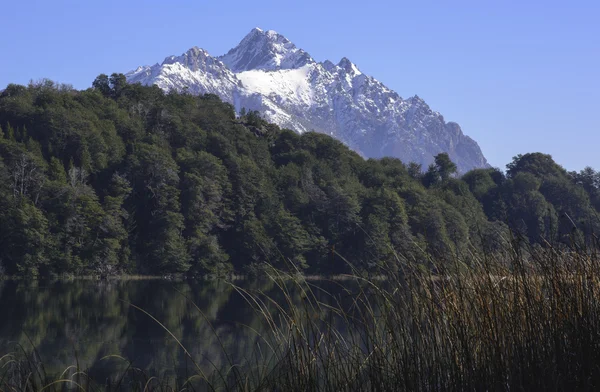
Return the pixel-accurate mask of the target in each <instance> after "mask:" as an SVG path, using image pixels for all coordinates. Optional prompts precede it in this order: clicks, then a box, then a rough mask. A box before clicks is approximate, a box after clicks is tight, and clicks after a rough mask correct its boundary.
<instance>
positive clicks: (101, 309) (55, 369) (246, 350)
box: [0, 280, 352, 380]
mask: <svg viewBox="0 0 600 392" xmlns="http://www.w3.org/2000/svg"><path fill="white" fill-rule="evenodd" d="M236 285H238V286H239V287H240V288H241V289H242V290H249V291H251V292H263V293H266V294H267V295H268V296H269V297H271V298H272V299H274V301H273V302H272V303H271V304H270V305H269V306H268V308H269V312H270V313H271V314H273V315H274V316H275V318H277V312H279V311H281V309H279V310H278V305H281V304H284V303H285V302H286V297H285V294H284V292H283V291H282V290H280V288H278V287H277V286H276V284H275V283H273V282H272V281H262V282H260V281H243V282H241V283H239V282H238V283H236ZM317 286H318V287H319V288H322V289H325V290H326V291H327V292H329V293H333V294H334V296H335V301H338V300H340V301H346V302H347V303H348V304H350V303H351V299H352V298H351V296H350V295H349V293H348V292H346V291H344V290H342V289H341V288H340V287H339V285H338V284H337V283H334V282H319V283H318V284H317ZM314 292H315V293H316V295H318V296H320V297H321V299H322V300H324V301H327V302H329V301H331V300H332V299H331V298H328V295H325V294H323V292H321V291H320V290H315V291H314ZM289 295H291V300H292V302H294V303H301V302H302V301H305V298H303V294H302V293H301V292H300V290H297V289H296V290H294V289H293V288H292V289H291V291H290V292H289ZM325 297H327V298H325ZM130 304H134V305H136V306H138V307H139V308H142V309H144V310H145V311H147V312H148V313H150V314H151V315H152V316H154V317H155V318H156V319H157V320H158V321H160V322H161V323H162V324H163V325H164V326H165V327H166V328H167V329H169V331H171V333H173V335H175V336H176V337H177V338H178V339H180V340H181V343H182V344H183V345H184V346H185V347H186V349H187V350H188V351H189V352H190V354H191V356H192V357H193V358H194V360H195V361H196V362H197V364H198V365H199V366H200V368H201V370H202V371H203V372H205V373H212V371H213V370H215V369H219V370H221V369H225V368H227V367H228V366H229V365H230V364H232V363H236V364H239V363H243V362H244V361H245V360H250V361H252V360H253V359H256V357H257V356H259V355H261V356H266V355H268V352H267V350H265V349H264V347H263V346H262V339H261V337H260V335H261V334H264V331H265V330H266V323H265V317H264V315H261V314H259V313H257V312H256V311H255V310H254V309H252V307H251V306H249V305H248V303H247V301H246V299H244V297H243V296H242V295H241V294H240V291H239V290H237V289H236V288H234V287H233V286H232V285H231V284H228V283H225V282H219V281H199V282H169V281H161V280H145V281H144V280H142V281H120V280H115V281H90V280H78V281H57V282H35V283H23V282H15V281H4V282H0V312H1V314H2V315H3V316H2V317H0V356H1V355H2V354H4V353H7V352H11V351H15V350H19V347H20V346H19V345H21V346H23V347H24V348H25V350H26V351H29V352H31V351H33V350H32V349H33V348H34V349H35V351H37V353H38V354H39V356H40V357H41V360H42V362H43V364H44V366H45V367H46V371H47V372H48V373H51V374H58V373H60V372H62V371H63V370H64V369H65V368H67V367H68V366H70V365H74V364H76V363H79V364H80V367H81V368H83V369H89V370H88V371H89V373H90V374H91V375H92V376H93V377H94V378H95V379H96V380H105V379H108V378H112V377H115V375H117V374H119V372H122V371H124V370H125V369H126V368H127V366H128V363H127V362H125V361H123V360H120V359H118V358H116V357H111V358H108V359H102V358H104V357H106V356H109V355H120V356H122V357H124V358H126V359H127V360H129V361H131V362H132V364H133V365H132V366H134V367H137V368H140V369H143V370H144V371H145V372H146V373H147V374H149V375H154V376H158V377H159V378H163V379H164V378H169V377H171V378H173V377H174V376H181V377H186V375H189V374H192V373H198V371H197V369H196V367H195V365H194V364H192V362H191V361H190V360H189V358H188V357H187V356H186V355H185V354H184V351H183V350H182V349H181V347H179V345H178V344H177V342H176V341H175V340H174V339H173V338H172V337H171V336H170V335H169V333H168V332H167V331H166V330H165V329H164V328H163V327H161V326H160V325H159V324H158V323H157V322H155V321H153V320H152V319H151V318H150V317H149V316H148V315H147V314H145V313H143V312H141V311H139V310H137V309H135V308H134V307H132V306H130ZM225 353H227V355H226V354H225Z"/></svg>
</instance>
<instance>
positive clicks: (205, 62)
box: [126, 28, 489, 172]
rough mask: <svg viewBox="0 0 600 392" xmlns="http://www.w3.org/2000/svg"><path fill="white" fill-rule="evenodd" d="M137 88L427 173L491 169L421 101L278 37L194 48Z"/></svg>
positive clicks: (145, 75)
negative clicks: (215, 98)
mask: <svg viewBox="0 0 600 392" xmlns="http://www.w3.org/2000/svg"><path fill="white" fill-rule="evenodd" d="M126 76H127V80H128V81H129V82H130V83H142V84H145V85H152V84H155V85H157V86H158V87H160V88H162V89H164V90H167V91H168V90H177V91H188V92H190V93H192V94H204V93H212V94H217V95H219V96H220V97H221V98H222V99H223V100H224V101H227V102H230V103H232V104H233V105H234V107H235V108H236V110H237V111H238V112H239V110H241V109H242V108H246V109H247V110H258V111H259V112H261V113H262V115H263V117H264V118H265V119H266V120H268V121H270V122H273V123H276V124H278V125H279V126H281V127H284V128H290V129H293V130H295V131H297V132H300V133H302V132H307V131H317V132H322V133H325V134H328V135H331V136H333V137H335V138H337V139H339V140H340V141H342V142H343V143H345V144H346V145H348V146H349V147H350V148H352V149H354V150H355V151H357V152H358V153H360V154H361V155H363V156H364V157H367V158H380V157H384V156H392V157H397V158H400V159H401V160H402V161H403V162H405V163H408V162H417V163H420V164H422V165H423V168H424V169H426V168H427V166H428V165H429V164H430V163H432V162H433V157H434V156H435V155H436V154H439V153H440V152H447V153H448V154H449V156H450V158H451V159H452V160H453V161H454V162H455V163H456V164H457V166H458V169H459V171H460V172H466V171H468V170H471V169H474V168H481V167H488V166H489V165H488V163H487V161H486V159H485V157H484V156H483V154H482V152H481V149H480V148H479V146H478V145H477V143H476V142H475V141H474V140H473V139H471V138H470V137H468V136H465V135H464V134H463V133H462V131H461V129H460V127H459V126H458V124H456V123H453V122H448V123H446V122H445V121H444V118H443V117H442V115H441V114H440V113H438V112H435V111H433V110H431V108H430V107H429V106H428V105H427V104H426V103H425V101H423V100H422V99H421V98H419V97H418V96H414V97H411V98H408V99H402V98H401V97H400V96H399V95H398V94H397V93H396V92H394V91H392V90H390V89H388V88H387V87H386V86H384V85H383V84H382V83H381V82H379V81H378V80H376V79H374V78H372V77H370V76H368V75H365V74H363V73H362V72H361V71H360V70H359V68H358V67H357V66H356V65H355V64H354V63H352V62H351V61H350V60H349V59H347V58H343V59H342V60H341V61H340V62H339V63H338V64H334V63H333V62H331V61H325V62H322V63H317V62H316V61H315V60H313V58H312V57H311V56H310V55H309V54H308V53H306V52H305V51H304V50H302V49H299V48H297V47H296V46H295V45H294V44H293V43H292V42H290V41H289V40H288V39H287V38H285V37H284V36H282V35H281V34H278V33H276V32H275V31H272V30H269V31H263V30H261V29H258V28H255V29H253V30H252V31H251V32H250V33H249V34H248V35H247V36H246V37H245V38H244V39H243V40H242V41H241V42H240V43H239V45H238V46H236V47H235V48H233V49H231V50H230V51H229V52H228V53H227V54H225V55H223V56H219V57H212V56H211V55H209V54H208V53H207V52H206V51H204V50H202V49H199V48H197V47H194V48H192V49H190V50H188V51H187V52H186V53H184V54H182V55H181V56H178V57H176V56H170V57H167V58H166V59H165V60H164V61H163V62H162V64H155V65H153V66H143V67H139V68H137V69H136V70H134V71H131V72H129V73H127V74H126Z"/></svg>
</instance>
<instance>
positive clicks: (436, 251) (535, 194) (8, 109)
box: [0, 74, 600, 277]
mask: <svg viewBox="0 0 600 392" xmlns="http://www.w3.org/2000/svg"><path fill="white" fill-rule="evenodd" d="M599 210H600V173H599V172H596V171H595V170H594V169H592V168H589V167H588V168H585V169H584V170H582V171H580V172H568V171H567V170H565V169H564V168H563V167H561V166H560V165H559V164H557V163H556V162H554V161H553V159H552V157H551V156H549V155H546V154H542V153H527V154H523V155H518V156H516V157H514V159H513V161H512V162H510V163H509V164H508V165H507V166H506V171H502V170H500V169H496V168H489V169H477V170H473V171H470V172H468V173H457V171H456V166H455V165H454V164H453V163H452V162H451V161H450V159H449V158H448V155H447V154H445V153H441V154H439V155H437V156H436V157H435V163H433V164H432V165H430V166H429V167H428V168H422V167H421V166H420V165H417V164H414V163H403V162H401V161H400V160H398V159H394V158H384V159H380V160H373V159H368V160H365V159H363V158H362V157H361V156H360V155H359V154H357V153H355V152H353V151H351V150H350V149H348V148H347V147H346V146H344V145H343V144H342V143H341V142H339V141H336V140H335V139H333V138H331V137H329V136H326V135H324V134H319V133H314V132H310V133H305V134H302V135H300V134H297V133H295V132H294V131H293V130H288V129H280V128H279V127H277V126H276V125H273V124H269V123H267V122H265V121H264V120H263V119H262V118H261V117H260V115H259V114H258V113H257V112H252V111H251V112H245V111H242V113H240V115H236V112H235V110H234V108H233V106H232V105H230V104H228V103H225V102H222V101H221V100H220V99H219V97H217V96H216V95H211V94H207V95H203V96H193V95H191V94H187V93H175V92H172V93H165V92H163V91H162V90H161V89H159V88H158V87H155V86H153V87H146V86H141V85H137V84H128V83H127V82H126V80H125V77H124V75H122V74H112V75H111V76H110V77H109V76H107V75H100V76H98V77H97V78H96V79H95V80H94V82H93V86H92V87H91V88H89V89H87V90H85V91H78V90H75V89H73V88H72V87H71V86H69V85H63V84H57V83H54V82H52V81H48V80H42V81H39V82H32V83H30V84H29V85H28V86H21V85H15V84H11V85H8V86H7V87H6V88H5V89H4V90H3V91H1V92H0V222H1V224H0V276H1V275H22V276H29V277H38V276H39V277H44V276H58V275H65V274H66V275H76V274H79V275H81V274H91V275H95V274H98V275H104V276H110V275H119V274H147V275H166V274H182V275H185V276H191V277H193V276H200V275H204V274H216V275H226V274H230V273H232V272H240V273H252V272H256V271H259V270H260V268H261V266H262V265H264V264H266V263H268V264H269V265H272V266H275V267H276V268H280V269H282V270H288V271H303V272H305V273H311V274H339V273H345V272H348V271H350V270H360V271H368V272H377V271H379V269H380V268H382V266H386V268H388V267H389V266H390V265H391V266H393V265H398V264H399V263H400V262H401V260H400V259H402V260H405V261H408V262H412V263H416V264H423V266H424V267H426V268H433V266H432V265H429V264H428V261H427V260H430V259H431V256H434V257H435V259H436V260H444V259H446V258H447V259H450V258H452V257H453V256H455V255H458V254H483V255H490V254H494V253H495V252H500V251H502V249H504V245H503V244H504V243H505V242H508V241H513V242H514V241H519V242H522V243H523V244H526V245H527V246H531V247H539V248H545V247H550V246H553V247H559V246H560V245H561V244H564V245H565V246H572V244H573V243H574V242H577V244H579V245H580V246H585V244H587V243H589V242H591V241H592V242H593V241H595V240H596V237H595V233H598V232H599V231H600V230H599V229H600V220H599V219H598V211H599Z"/></svg>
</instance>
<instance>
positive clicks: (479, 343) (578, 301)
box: [0, 239, 600, 391]
mask: <svg viewBox="0 0 600 392" xmlns="http://www.w3.org/2000/svg"><path fill="white" fill-rule="evenodd" d="M596 249H599V248H598V247H593V248H592V249H590V248H584V247H577V246H572V247H570V248H564V247H563V248H557V247H553V246H551V245H550V244H547V246H546V247H538V248H535V249H532V248H528V247H523V246H522V245H521V244H520V243H519V241H517V240H514V239H513V240H512V241H511V243H510V244H507V246H506V248H505V250H504V252H503V253H498V254H495V255H493V256H492V255H480V254H477V253H475V252H473V253H472V254H466V255H463V256H462V257H458V256H455V257H453V258H452V259H451V260H444V261H443V262H441V261H436V260H434V259H430V260H426V263H422V262H421V263H417V262H416V261H414V260H403V259H402V257H401V256H400V255H399V256H398V259H397V260H396V261H395V263H394V265H389V266H383V267H382V269H381V273H382V275H383V276H384V277H385V279H381V278H369V277H367V276H363V275H361V274H360V273H358V272H356V273H354V274H350V275H348V276H346V277H345V278H346V279H341V280H335V282H336V284H338V285H340V286H341V287H342V288H345V289H346V294H347V295H346V297H340V296H338V295H333V294H332V293H328V292H325V291H323V290H322V289H321V287H322V286H321V285H320V284H318V283H315V282H312V281H310V280H307V279H304V278H303V277H302V276H301V275H300V274H296V273H293V274H290V273H284V272H281V271H277V270H275V269H272V268H270V269H267V271H268V272H267V275H268V277H269V279H271V280H272V281H273V283H274V284H275V285H276V286H277V287H278V294H277V295H276V296H274V295H273V294H272V292H271V294H267V293H264V292H261V291H252V290H248V289H244V288H242V287H240V286H238V285H235V284H234V283H230V284H231V285H232V286H233V288H234V289H235V290H237V291H238V292H239V294H240V295H242V296H243V297H244V298H245V300H246V302H247V304H248V306H250V307H252V308H253V309H254V311H255V312H257V313H258V314H259V315H261V317H262V318H263V320H264V322H265V325H266V328H264V329H263V330H260V331H259V330H256V331H255V333H256V334H257V335H258V336H260V339H261V342H262V344H260V345H259V346H260V347H257V349H256V352H254V353H253V354H252V355H251V356H250V357H249V358H247V360H246V361H245V362H244V363H233V362H231V359H229V361H230V362H229V364H228V366H227V367H226V368H224V369H222V368H215V369H213V371H212V373H211V374H207V373H206V372H205V371H203V370H200V369H199V368H198V370H199V371H198V374H196V375H194V376H193V377H191V378H188V379H186V380H180V381H178V382H175V383H165V382H161V381H159V380H153V379H151V378H149V377H147V376H144V375H143V372H141V371H140V372H137V370H135V369H127V370H126V372H131V376H130V377H128V381H127V383H122V382H118V380H119V378H120V380H123V377H122V376H117V377H115V380H114V382H112V383H106V382H99V381H92V380H89V379H87V377H86V376H84V374H85V373H83V372H71V373H69V372H67V373H68V374H67V373H65V375H62V376H60V377H55V378H53V379H51V378H48V377H45V376H43V375H42V373H41V372H40V364H37V363H35V361H34V360H32V359H31V358H30V359H25V360H21V361H17V360H14V359H12V357H4V358H2V359H0V365H1V366H3V367H2V369H3V370H2V371H3V372H4V374H2V373H0V389H2V390H7V391H8V390H14V391H34V390H42V389H44V390H61V389H62V388H65V387H66V385H67V384H69V386H70V387H74V388H76V389H83V390H123V389H133V390H184V389H185V390H192V389H193V390H199V389H202V390H240V391H355V390H361V391H362V390H373V391H402V390H409V391H421V390H423V391H466V390H470V391H479V390H596V389H598V388H599V387H600V257H599V253H598V252H597V251H596ZM425 264H426V265H427V268H423V265H425ZM398 265H400V266H401V267H400V268H399V269H398ZM387 267H389V268H387ZM431 271H435V274H434V273H433V272H431ZM349 282H352V284H351V285H350V284H348V283H349ZM350 287H352V289H350ZM197 310H198V311H200V309H197ZM156 322H159V321H158V320H156ZM207 322H208V320H207ZM165 328H166V327H165ZM248 328H250V327H248ZM215 333H216V331H215ZM174 339H177V338H176V337H175V336H174ZM223 349H224V350H225V348H224V346H223ZM186 352H187V350H186ZM225 354H227V353H225ZM228 358H229V357H228ZM190 359H191V360H193V358H190ZM136 372H137V373H136ZM144 377H145V378H144ZM32 380H34V381H35V382H34V381H32ZM53 383H54V384H53Z"/></svg>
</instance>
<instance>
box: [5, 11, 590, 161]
mask: <svg viewBox="0 0 600 392" xmlns="http://www.w3.org/2000/svg"><path fill="white" fill-rule="evenodd" d="M0 11H1V14H2V20H1V21H0V88H3V87H4V86H6V85H7V84H8V83H20V84H26V83H27V82H28V81H29V80H30V79H34V80H35V79H39V78H43V77H45V78H49V79H53V80H56V81H60V82H64V83H71V84H73V85H74V86H75V87H76V88H87V87H89V86H90V85H91V82H92V81H93V80H94V78H95V77H96V76H97V75H98V74H100V73H107V74H110V73H112V72H127V71H129V70H131V69H133V68H135V67H137V66H138V65H143V64H154V63H156V62H161V61H162V60H163V59H164V58H165V57H166V56H168V55H171V54H181V53H183V52H184V51H186V50H187V49H189V48H190V47H192V46H199V47H202V48H204V49H206V50H207V51H208V52H209V53H211V54H213V55H220V54H223V53H225V52H226V51H227V50H228V49H230V48H231V47H233V46H235V45H236V44H237V43H238V42H239V41H240V40H241V39H242V38H243V37H244V36H245V35H246V34H247V33H248V32H249V31H250V30H251V29H252V28H253V27H256V26H258V27H261V28H263V29H273V30H276V31H278V32H280V33H282V34H283V35H285V36H286V37H287V38H288V39H290V40H291V41H292V42H294V43H295V44H296V45H297V46H299V47H301V48H303V49H305V50H306V51H307V52H309V53H310V54H311V55H312V56H313V57H314V58H315V59H316V60H318V61H323V60H326V59H330V60H332V61H334V62H337V61H339V59H340V58H342V57H344V56H346V57H348V58H350V60H352V61H353V62H354V63H356V64H357V65H358V66H359V68H361V70H362V71H363V72H365V73H367V74H369V75H372V76H374V77H375V78H377V79H379V80H380V81H382V82H383V83H384V84H386V85H387V86H388V87H390V88H392V89H394V90H396V91H397V92H398V93H399V94H400V95H401V96H402V97H405V98H406V97H409V96H412V95H414V94H418V95H419V96H420V97H422V98H423V99H425V101H426V102H427V103H428V104H429V105H430V106H431V107H432V108H433V109H434V110H437V111H439V112H440V113H442V114H443V115H444V117H445V119H446V120H447V121H456V122H458V123H459V124H460V125H461V127H462V129H463V131H464V132H465V133H466V134H467V135H469V136H471V137H473V138H474V139H475V140H476V141H477V142H478V143H479V145H480V146H481V148H482V150H483V153H484V154H485V156H486V157H487V158H488V160H489V161H490V163H491V164H492V165H494V166H498V167H501V168H504V166H505V165H506V164H507V163H508V162H509V161H510V160H511V158H512V156H514V155H516V154H518V153H526V152H535V151H540V152H545V153H549V154H551V155H552V156H553V157H554V158H555V160H556V161H557V162H558V163H560V164H562V165H563V166H565V167H566V168H567V169H569V170H579V169H582V168H583V167H584V166H586V165H590V166H592V167H595V168H596V169H600V154H598V149H599V148H600V75H599V72H600V3H599V2H597V1H578V0H575V1H568V2H567V1H564V2H563V1H561V2H559V1H553V0H546V1H482V0H473V1H461V0H453V1H427V0H412V1H410V2H404V1H398V0H395V1H387V0H386V1H380V0H374V1H366V2H365V1H353V0H346V1H337V0H318V1H315V0H303V1H293V2H288V1H285V0H277V1H262V0H255V1H237V0H229V1H215V0H212V1H204V0H195V1H175V0H174V1H168V2H167V1H151V0H146V1H139V0H135V1H134V0H121V1H113V0H102V1H97V0H73V1H63V0H51V1H48V0H42V1H32V0H19V1H9V0H6V1H3V2H2V5H1V6H0Z"/></svg>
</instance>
